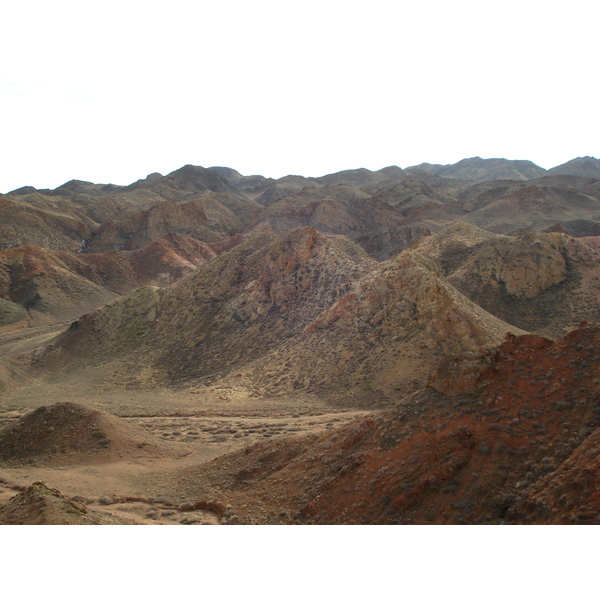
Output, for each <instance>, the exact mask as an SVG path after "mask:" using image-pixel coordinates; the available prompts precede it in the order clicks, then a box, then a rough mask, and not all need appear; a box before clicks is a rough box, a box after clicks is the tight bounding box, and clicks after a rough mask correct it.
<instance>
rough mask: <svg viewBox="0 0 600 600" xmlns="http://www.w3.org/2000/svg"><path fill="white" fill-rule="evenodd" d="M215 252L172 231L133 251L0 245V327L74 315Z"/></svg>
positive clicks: (170, 278) (171, 276)
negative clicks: (96, 251) (90, 251)
mask: <svg viewBox="0 0 600 600" xmlns="http://www.w3.org/2000/svg"><path fill="white" fill-rule="evenodd" d="M215 256H216V253H215V252H214V251H213V250H212V249H211V248H210V247H209V246H207V245H206V244H203V243H201V242H198V241H197V240H195V239H192V238H187V237H185V236H181V235H175V234H168V235H167V236H165V237H163V238H162V239H159V240H157V241H156V242H154V243H152V244H150V245H148V246H146V247H145V248H142V249H140V250H136V251H131V252H128V251H120V250H111V251H109V252H105V253H101V254H84V253H76V254H75V253H70V252H64V251H51V250H46V249H43V248H39V247H37V246H31V245H27V246H21V247H18V248H12V249H8V250H0V298H1V299H2V300H3V304H2V306H1V308H0V310H1V311H2V312H1V313H0V326H2V325H6V324H10V323H13V322H15V321H18V320H23V319H27V318H29V319H30V320H32V322H36V323H38V322H51V321H60V320H65V319H69V318H70V319H74V318H77V317H79V316H81V315H82V314H84V313H86V312H90V311H92V310H94V309H96V308H98V307H100V306H102V305H104V304H106V303H107V302H109V301H110V300H113V299H114V298H115V297H116V295H117V294H122V293H125V292H128V291H131V290H133V289H135V288H136V287H139V286H141V285H153V284H154V285H169V284H171V283H173V282H174V281H176V280H178V279H180V278H181V277H183V276H184V275H186V274H188V273H191V272H192V271H194V270H195V269H196V268H197V267H198V266H199V265H201V264H204V263H206V262H207V261H208V260H210V259H212V258H214V257H215ZM23 309H25V311H27V312H24V311H23Z"/></svg>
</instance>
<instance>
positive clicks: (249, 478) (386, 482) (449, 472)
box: [188, 323, 600, 524]
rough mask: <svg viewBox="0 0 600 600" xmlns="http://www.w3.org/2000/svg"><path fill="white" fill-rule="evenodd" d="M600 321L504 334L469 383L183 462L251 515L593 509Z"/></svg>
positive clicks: (597, 506)
mask: <svg viewBox="0 0 600 600" xmlns="http://www.w3.org/2000/svg"><path fill="white" fill-rule="evenodd" d="M599 348H600V327H599V326H597V325H595V324H591V323H584V324H582V326H581V327H580V328H578V329H577V330H575V331H573V332H572V333H570V334H569V335H567V336H565V337H564V338H563V339H561V340H558V341H557V342H551V341H549V340H545V339H544V338H540V337H538V336H522V337H515V336H510V337H509V339H507V341H506V343H504V344H503V345H502V346H501V347H500V349H499V350H498V351H497V352H495V353H494V354H493V355H491V356H486V357H483V359H482V361H481V364H482V367H481V373H480V376H479V378H478V381H477V383H476V384H474V385H473V386H472V387H473V390H472V391H471V392H468V393H463V394H460V395H457V396H449V395H444V394H441V393H439V392H436V391H435V390H433V389H430V390H429V391H427V392H424V393H421V394H419V395H416V396H415V397H414V398H413V399H412V401H410V402H408V403H406V404H404V405H401V406H399V407H397V408H396V409H393V410H389V411H385V412H382V413H380V414H379V415H378V416H376V417H371V418H367V419H363V420H358V421H356V422H355V423H353V424H350V425H347V426H345V427H343V428H340V429H338V430H336V431H333V432H330V433H325V434H322V435H318V436H313V437H309V438H305V439H295V440H292V439H288V440H281V441H278V442H273V443H268V442H267V443H261V444H257V445H255V446H252V447H250V448H247V449H246V450H245V451H244V452H241V453H238V454H234V455H229V456H225V457H221V458H218V459H216V460H215V461H212V462H211V463H208V464H207V465H206V466H204V467H201V468H199V469H198V468H196V469H194V470H190V471H188V476H189V475H193V477H195V478H196V481H197V482H198V485H205V486H206V485H209V484H210V485H211V486H214V487H215V488H218V489H221V490H222V491H223V493H224V496H225V497H226V499H227V501H228V502H229V503H230V504H232V505H233V507H234V509H235V510H236V511H237V513H238V514H239V515H240V517H241V518H242V519H243V520H245V521H246V522H251V523H261V522H262V523H277V522H284V523H285V522H287V523H292V522H293V523H382V524H383V523H436V524H461V523H463V524H464V523H480V524H492V523H531V522H534V523H537V522H544V523H586V524H591V523H600V494H599V482H600V470H599V459H598V449H597V436H598V431H597V427H598V425H599V424H600V395H599V394H598V383H599V382H598V376H599V375H600V373H599V372H600V351H599Z"/></svg>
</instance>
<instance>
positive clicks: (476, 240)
mask: <svg viewBox="0 0 600 600" xmlns="http://www.w3.org/2000/svg"><path fill="white" fill-rule="evenodd" d="M595 239H596V238H583V239H581V240H578V239H573V238H570V237H568V236H566V235H564V234H560V233H530V234H527V235H524V236H517V237H514V236H499V235H494V234H491V233H488V232H485V231H483V230H481V229H478V228H476V227H473V226H472V225H467V224H464V223H462V224H461V223H455V224H453V225H451V226H449V227H448V228H447V229H445V230H442V231H441V232H440V233H438V234H435V235H433V236H431V237H429V238H426V239H424V240H422V241H421V242H420V243H419V244H418V245H417V246H416V248H415V249H416V250H417V251H418V252H421V253H422V254H423V255H425V256H428V257H431V258H435V259H436V261H438V263H439V265H440V267H441V268H442V270H443V272H444V274H445V275H446V277H447V280H448V282H449V283H451V284H452V285H453V286H454V287H456V288H457V289H458V290H460V291H461V292H462V293H463V294H464V295H465V296H467V297H468V298H469V299H471V300H472V301H473V302H474V303H476V304H478V305H479V306H481V307H482V308H484V309H485V310H486V311H487V312H489V313H491V314H493V315H495V316H497V317H498V318H500V319H502V320H503V321H506V322H507V323H511V324H512V325H514V326H516V327H519V328H521V329H524V330H527V331H531V332H535V333H539V334H542V335H548V336H551V337H558V336H561V335H564V334H565V333H566V332H567V331H570V330H571V329H573V327H575V326H577V324H578V323H579V322H581V321H582V320H583V319H585V318H591V319H597V320H600V301H599V298H600V279H599V277H600V254H599V253H598V250H600V248H596V247H595V242H594V241H593V240H595ZM586 240H587V241H586Z"/></svg>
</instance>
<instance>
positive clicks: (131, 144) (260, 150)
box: [0, 0, 600, 192]
mask: <svg viewBox="0 0 600 600" xmlns="http://www.w3.org/2000/svg"><path fill="white" fill-rule="evenodd" d="M599 13H600V9H599V8H598V3H597V1H596V0H592V1H590V0H571V1H570V2H554V1H552V0H548V1H546V2H541V1H537V0H536V1H530V0H517V1H515V0H505V1H503V2H493V3H492V2H486V1H484V0H478V1H470V0H454V1H452V2H450V1H447V0H446V1H438V0H431V1H429V2H427V1H425V0H414V1H412V2H405V1H402V0H400V1H386V0H371V1H370V2H353V1H351V0H349V1H345V2H341V1H337V0H336V1H328V0H318V1H313V0H305V1H304V2H301V3H300V2H285V0H278V1H270V0H253V1H250V0H245V1H236V0H218V1H211V2H205V1H199V2H190V1H185V2H184V1H180V0H170V1H169V2H164V1H161V2H157V1H152V0H146V1H144V2H139V1H128V0H118V1H113V0H105V1H103V2H84V1H82V0H77V1H70V0H53V1H52V2H50V1H48V0H45V1H39V0H28V1H25V0H21V1H13V2H3V3H1V5H0V23H1V24H2V25H1V32H0V57H1V59H0V192H7V191H9V190H12V189H14V188H17V187H21V186H23V185H33V186H35V187H38V188H43V187H50V188H53V187H56V186H58V185H60V184H62V183H64V182H65V181H67V180H69V179H83V180H88V181H94V182H97V183H108V182H112V183H118V184H127V183H131V182H132V181H135V180H137V179H139V178H141V177H145V176H146V175H147V174H148V173H151V172H153V171H159V172H161V173H163V174H166V173H168V172H170V171H172V170H174V169H177V168H179V167H181V166H183V165H184V164H195V165H202V166H205V167H209V166H215V165H222V166H229V167H232V168H235V169H237V170H238V171H240V172H241V173H243V174H244V175H250V174H254V173H260V174H262V175H265V176H271V177H280V176H283V175H286V174H289V173H294V174H302V175H312V176H318V175H324V174H326V173H331V172H334V171H339V170H342V169H351V168H357V167H367V168H370V169H379V168H382V167H385V166H388V165H392V164H395V165H398V166H400V167H407V166H410V165H414V164H418V163H421V162H424V161H426V162H432V163H442V164H447V163H453V162H456V161H457V160H460V159H461V158H465V157H470V156H481V157H484V158H493V157H504V158H510V159H530V160H533V161H534V162H536V163H537V164H539V165H540V166H542V167H545V168H549V167H552V166H555V165H557V164H560V163H563V162H566V161H567V160H570V159H571V158H574V157H576V156H584V155H592V156H596V157H599V156H600V151H599V145H600V135H599V134H600V131H599V129H600V126H599V124H598V121H599V120H598V118H597V110H598V109H597V106H598V42H597V40H598V34H597V25H598V16H599Z"/></svg>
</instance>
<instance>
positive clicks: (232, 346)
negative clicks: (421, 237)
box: [40, 227, 518, 404]
mask: <svg viewBox="0 0 600 600" xmlns="http://www.w3.org/2000/svg"><path fill="white" fill-rule="evenodd" d="M144 290H146V291H144ZM510 329H511V327H510V326H508V325H506V324H505V323H503V322H501V321H499V320H498V319H496V318H494V317H493V316H492V315H490V314H488V313H486V312H485V311H483V310H482V309H481V308H479V307H478V306H476V305H475V304H473V303H472V302H471V301H469V300H468V299H467V298H466V297H465V296H463V295H462V294H460V293H459V292H457V291H456V290H455V289H454V288H453V287H452V286H451V285H449V284H448V283H446V282H445V281H444V278H443V276H442V274H441V272H440V271H439V268H438V267H437V265H436V264H435V263H433V262H432V261H430V260H428V259H426V258H425V257H424V256H423V255H422V254H420V253H418V252H415V251H412V250H406V251H404V252H403V253H401V254H400V255H399V256H398V257H397V258H395V259H394V260H392V261H389V262H388V263H384V264H382V265H380V266H378V265H377V263H375V262H374V261H373V260H371V259H369V258H368V257H367V255H366V254H365V253H364V251H363V250H362V249H361V248H360V247H358V246H356V245H355V244H353V243H352V242H350V241H349V240H348V239H347V238H343V237H337V236H333V237H331V236H323V235H320V234H318V233H317V232H316V231H315V230H314V229H312V228H308V227H305V228H299V229H296V230H293V231H291V232H289V233H288V234H286V235H285V236H277V235H275V234H273V233H265V234H262V235H260V236H256V237H254V238H252V239H250V240H249V241H247V242H244V243H242V244H240V245H238V246H236V247H235V248H233V249H232V250H230V251H229V252H226V253H223V254H221V255H219V256H218V257H217V258H215V259H213V260H212V261H211V262H209V263H208V264H206V265H204V266H202V267H200V268H199V269H198V270H197V271H196V272H195V273H194V274H192V275H190V276H188V277H187V278H184V279H182V280H181V281H180V282H178V283H177V284H174V285H173V286H171V287H170V288H168V289H167V290H164V291H159V290H155V291H152V289H151V288H142V289H139V290H136V291H135V292H133V293H131V294H129V295H127V296H124V297H122V298H120V299H119V300H117V301H116V302H114V303H113V304H111V305H109V306H107V307H106V308H105V309H103V310H102V311H98V312H97V313H94V314H92V315H87V316H85V317H84V318H82V319H80V320H79V321H78V322H77V323H75V324H74V325H73V326H72V328H71V330H70V331H69V332H67V333H66V334H64V335H63V336H62V337H61V338H59V340H58V342H57V344H56V346H55V348H54V349H50V350H49V351H48V352H47V353H46V355H45V356H43V357H42V358H41V359H40V361H41V363H40V364H46V365H51V364H55V365H56V364H57V363H56V361H58V364H64V365H66V364H69V363H71V364H73V363H76V362H77V361H81V360H90V359H91V357H94V356H95V357H97V358H96V359H94V360H96V361H97V360H100V361H106V360H109V359H112V358H114V357H117V356H119V357H120V358H119V364H118V365H115V369H116V371H115V373H114V375H113V376H114V377H116V378H117V379H121V380H127V381H129V382H130V383H131V382H132V381H133V380H137V381H139V382H140V383H141V382H143V381H144V380H146V379H147V378H150V379H151V380H152V381H164V382H168V381H174V380H180V379H181V378H185V379H190V378H198V377H200V378H203V377H211V378H214V377H215V376H216V375H217V374H219V375H218V376H219V377H226V378H227V377H234V376H237V375H238V374H239V373H242V376H243V379H242V380H238V381H237V382H236V385H237V386H239V385H242V382H243V385H244V386H246V388H247V389H249V390H254V387H255V386H258V387H261V388H262V387H263V386H266V388H267V389H268V390H269V393H289V392H294V391H301V390H303V391H311V392H319V393H329V394H331V393H335V394H338V395H339V394H341V391H342V390H344V392H343V394H346V396H347V399H349V398H356V397H357V396H360V395H362V396H363V397H364V396H365V394H366V398H369V400H365V401H366V402H367V403H368V404H369V403H370V404H372V403H377V402H379V401H381V400H382V399H385V398H389V397H393V396H394V395H396V394H397V391H399V390H400V389H402V390H405V389H407V386H408V389H414V388H415V387H416V386H419V385H422V384H423V382H424V381H426V380H427V377H428V376H429V373H430V371H431V369H432V367H433V366H434V365H435V364H437V362H438V361H439V360H440V358H441V357H443V356H446V355H455V354H457V353H462V352H465V351H473V352H478V351H480V350H481V349H482V348H484V347H487V346H493V345H494V344H496V343H499V342H500V341H501V340H502V339H503V338H504V335H505V333H506V331H508V330H510ZM173 331H178V332H181V333H180V335H178V336H177V338H174V337H173ZM513 331H518V330H516V329H513ZM130 351H131V355H127V354H126V352H130ZM117 373H119V375H117ZM132 378H133V379H132ZM339 401H342V399H341V398H340V399H339Z"/></svg>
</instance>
